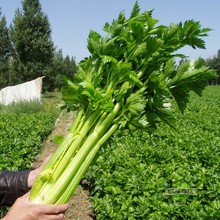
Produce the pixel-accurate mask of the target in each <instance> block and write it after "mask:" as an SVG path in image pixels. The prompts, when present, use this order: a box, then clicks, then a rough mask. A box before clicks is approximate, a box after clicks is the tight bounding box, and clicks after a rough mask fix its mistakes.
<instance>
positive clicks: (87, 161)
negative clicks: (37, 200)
mask: <svg viewBox="0 0 220 220" xmlns="http://www.w3.org/2000/svg"><path fill="white" fill-rule="evenodd" d="M117 128H118V125H117V124H114V125H112V127H111V128H110V129H109V130H108V131H107V132H106V133H105V134H104V135H103V136H102V138H101V139H99V141H98V142H97V144H96V145H95V146H94V147H93V149H92V150H91V151H90V152H89V154H88V156H87V157H86V159H85V160H84V161H83V164H82V165H81V166H80V168H79V169H78V171H77V173H76V174H75V175H74V178H73V179H72V181H71V183H70V184H69V186H68V187H67V189H66V190H65V193H64V194H62V195H61V197H60V198H59V199H58V201H57V202H56V203H57V204H65V203H67V202H68V201H69V199H70V197H71V196H72V195H73V192H74V191H75V189H76V187H77V186H78V185H79V183H80V181H81V180H82V178H83V176H84V175H85V173H86V171H87V169H88V168H89V166H90V164H91V163H92V161H93V159H94V157H95V156H96V154H97V152H98V150H99V149H100V147H101V146H102V145H103V144H104V143H105V142H106V141H107V139H108V138H109V137H110V136H111V135H112V134H113V133H114V132H115V130H116V129H117Z"/></svg>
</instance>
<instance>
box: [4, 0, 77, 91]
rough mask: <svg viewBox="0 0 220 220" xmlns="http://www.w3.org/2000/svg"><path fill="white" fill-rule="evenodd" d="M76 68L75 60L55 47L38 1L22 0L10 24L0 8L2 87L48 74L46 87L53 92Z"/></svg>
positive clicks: (45, 16) (44, 88) (44, 83)
mask: <svg viewBox="0 0 220 220" xmlns="http://www.w3.org/2000/svg"><path fill="white" fill-rule="evenodd" d="M75 71H76V62H75V59H74V58H73V57H69V56H66V57H63V54H62V50H61V49H58V50H57V48H56V47H55V45H54V43H53V41H52V37H51V27H50V23H49V21H48V17H47V15H46V14H45V13H44V12H43V11H42V7H41V4H40V2H39V0H23V1H22V9H19V8H18V9H17V10H16V11H15V16H14V19H13V22H12V24H10V25H9V26H7V21H6V18H5V16H4V14H3V13H2V11H1V8H0V89H2V88H4V87H6V86H13V85H16V84H19V83H23V82H27V81H29V80H33V79H35V78H37V77H41V76H45V77H44V79H43V90H44V91H54V90H55V89H60V88H61V86H62V83H63V78H64V77H68V78H71V77H72V76H73V74H74V73H75Z"/></svg>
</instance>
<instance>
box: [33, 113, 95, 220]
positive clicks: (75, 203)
mask: <svg viewBox="0 0 220 220" xmlns="http://www.w3.org/2000/svg"><path fill="white" fill-rule="evenodd" d="M73 120H74V114H73V113H63V114H61V116H60V118H59V119H58V120H57V122H56V125H55V129H54V130H53V132H52V133H51V135H50V136H49V137H48V138H47V140H46V141H45V144H44V147H43V149H42V152H41V153H40V154H39V155H38V156H37V157H36V159H35V161H34V163H33V167H37V166H39V164H41V163H42V162H43V161H44V159H45V158H46V157H47V156H49V155H50V154H51V153H53V152H54V150H55V149H56V147H57V145H56V144H55V143H54V141H53V137H54V136H55V135H59V134H62V135H66V134H67V133H68V130H69V129H70V126H71V124H72V122H73ZM88 196H89V191H88V189H86V188H83V187H82V186H79V187H78V188H77V189H76V191H75V193H74V195H73V197H72V199H71V200H70V202H69V204H70V208H69V210H68V211H67V212H66V215H65V220H93V219H94V217H93V213H92V206H91V203H90V202H89V199H88Z"/></svg>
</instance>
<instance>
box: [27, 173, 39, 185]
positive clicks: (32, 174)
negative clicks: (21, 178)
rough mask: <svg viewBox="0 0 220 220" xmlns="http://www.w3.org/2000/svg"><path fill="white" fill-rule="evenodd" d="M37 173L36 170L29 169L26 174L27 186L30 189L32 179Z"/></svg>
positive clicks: (34, 178)
mask: <svg viewBox="0 0 220 220" xmlns="http://www.w3.org/2000/svg"><path fill="white" fill-rule="evenodd" d="M38 174H39V172H38V170H37V169H35V170H31V172H30V173H29V175H28V188H29V189H30V188H31V187H32V185H33V183H34V181H35V180H36V178H37V175H38Z"/></svg>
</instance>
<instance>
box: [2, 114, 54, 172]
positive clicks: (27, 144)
mask: <svg viewBox="0 0 220 220" xmlns="http://www.w3.org/2000/svg"><path fill="white" fill-rule="evenodd" d="M54 122H55V116H54V114H51V113H48V112H42V111H40V112H36V113H32V114H27V113H21V114H14V113H8V114H0V170H22V169H27V168H29V167H30V165H31V163H32V161H33V159H34V158H35V157H36V155H37V154H38V153H39V152H40V150H41V148H42V146H43V140H45V139H46V137H47V136H48V135H49V133H50V132H51V131H52V129H53V127H54Z"/></svg>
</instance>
